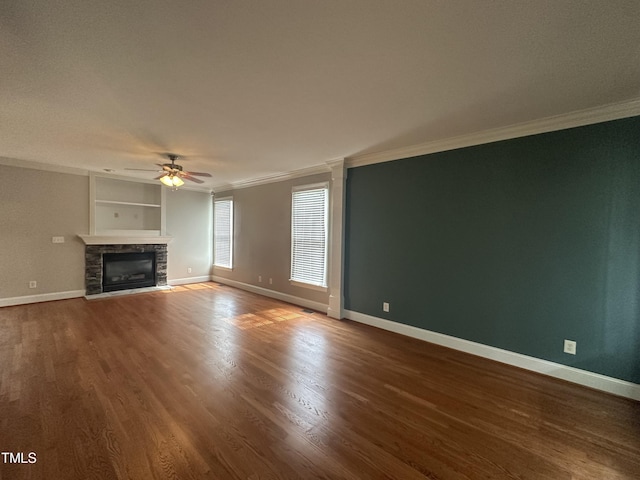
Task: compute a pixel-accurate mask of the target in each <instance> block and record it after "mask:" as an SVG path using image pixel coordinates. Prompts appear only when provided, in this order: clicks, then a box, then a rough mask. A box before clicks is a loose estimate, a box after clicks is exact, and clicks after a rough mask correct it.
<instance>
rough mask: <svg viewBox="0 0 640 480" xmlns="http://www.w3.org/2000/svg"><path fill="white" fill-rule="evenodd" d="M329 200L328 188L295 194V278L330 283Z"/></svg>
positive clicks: (298, 280) (293, 229) (293, 233)
mask: <svg viewBox="0 0 640 480" xmlns="http://www.w3.org/2000/svg"><path fill="white" fill-rule="evenodd" d="M327 200H328V188H327V187H321V188H310V189H300V190H295V191H294V192H293V194H292V215H291V237H292V238H291V280H294V281H297V282H301V283H308V284H311V285H316V286H320V287H326V286H327V203H328V202H327Z"/></svg>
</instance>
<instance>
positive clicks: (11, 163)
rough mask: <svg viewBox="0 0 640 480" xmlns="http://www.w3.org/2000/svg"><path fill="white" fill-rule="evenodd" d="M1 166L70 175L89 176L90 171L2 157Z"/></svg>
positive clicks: (0, 158) (0, 159)
mask: <svg viewBox="0 0 640 480" xmlns="http://www.w3.org/2000/svg"><path fill="white" fill-rule="evenodd" d="M0 165H6V166H7V167H18V168H30V169H32V170H45V171H47V172H56V173H67V174H69V175H82V176H85V177H87V176H89V170H85V169H83V168H76V167H64V166H62V165H54V164H51V163H42V162H34V161H31V160H18V159H17V158H8V157H0Z"/></svg>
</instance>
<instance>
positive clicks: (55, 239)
mask: <svg viewBox="0 0 640 480" xmlns="http://www.w3.org/2000/svg"><path fill="white" fill-rule="evenodd" d="M51 243H64V237H51Z"/></svg>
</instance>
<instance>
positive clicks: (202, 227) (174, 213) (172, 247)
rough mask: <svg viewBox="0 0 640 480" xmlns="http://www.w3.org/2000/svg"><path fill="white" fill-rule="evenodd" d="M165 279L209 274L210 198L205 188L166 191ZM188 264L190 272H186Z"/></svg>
mask: <svg viewBox="0 0 640 480" xmlns="http://www.w3.org/2000/svg"><path fill="white" fill-rule="evenodd" d="M166 195H167V235H170V236H172V237H173V240H171V242H170V243H169V245H168V257H167V261H168V265H167V279H168V280H169V283H171V281H172V280H181V279H187V278H191V277H203V276H206V277H209V275H210V274H211V263H212V260H211V252H212V241H213V240H212V224H213V214H212V201H211V194H209V193H208V192H196V191H190V190H184V189H180V190H176V191H167V193H166ZM189 268H191V273H189Z"/></svg>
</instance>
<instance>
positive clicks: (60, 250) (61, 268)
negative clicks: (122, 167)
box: [0, 165, 89, 299]
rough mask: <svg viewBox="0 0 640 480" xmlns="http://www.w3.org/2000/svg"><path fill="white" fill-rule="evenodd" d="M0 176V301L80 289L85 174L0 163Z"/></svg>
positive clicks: (86, 225) (85, 219)
mask: <svg viewBox="0 0 640 480" xmlns="http://www.w3.org/2000/svg"><path fill="white" fill-rule="evenodd" d="M0 178H3V179H7V180H8V181H5V182H3V185H2V186H1V187H0V299H1V298H12V297H21V296H27V295H41V294H45V293H58V292H70V291H75V290H84V243H82V241H81V240H80V239H79V238H78V237H77V234H87V233H89V202H88V198H89V177H87V176H82V175H69V174H65V173H56V172H48V171H41V170H33V169H27V168H17V167H9V166H5V165H0ZM53 236H64V239H65V242H64V243H61V244H54V243H51V237H53ZM30 280H35V281H37V282H38V284H37V288H35V289H30V288H29V281H30Z"/></svg>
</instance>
